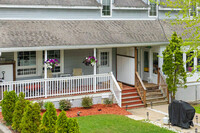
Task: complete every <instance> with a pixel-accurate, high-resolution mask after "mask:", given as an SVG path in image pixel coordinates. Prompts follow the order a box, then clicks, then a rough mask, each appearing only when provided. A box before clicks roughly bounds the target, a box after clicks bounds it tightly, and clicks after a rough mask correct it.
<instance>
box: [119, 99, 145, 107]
mask: <svg viewBox="0 0 200 133" xmlns="http://www.w3.org/2000/svg"><path fill="white" fill-rule="evenodd" d="M135 104H142V101H141V100H134V101H126V102H122V106H126V105H128V106H129V105H135Z"/></svg>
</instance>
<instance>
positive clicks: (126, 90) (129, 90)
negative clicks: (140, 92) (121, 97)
mask: <svg viewBox="0 0 200 133" xmlns="http://www.w3.org/2000/svg"><path fill="white" fill-rule="evenodd" d="M127 92H137V89H123V90H122V93H127Z"/></svg>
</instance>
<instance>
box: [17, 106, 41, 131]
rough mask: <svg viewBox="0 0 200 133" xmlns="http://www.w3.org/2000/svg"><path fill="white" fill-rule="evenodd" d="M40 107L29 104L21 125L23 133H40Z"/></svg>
mask: <svg viewBox="0 0 200 133" xmlns="http://www.w3.org/2000/svg"><path fill="white" fill-rule="evenodd" d="M40 119H41V115H40V106H39V104H38V103H34V104H32V103H31V104H27V106H26V108H25V112H24V115H23V117H22V121H21V124H20V127H21V129H22V130H21V133H38V132H39V126H40V122H41V120H40Z"/></svg>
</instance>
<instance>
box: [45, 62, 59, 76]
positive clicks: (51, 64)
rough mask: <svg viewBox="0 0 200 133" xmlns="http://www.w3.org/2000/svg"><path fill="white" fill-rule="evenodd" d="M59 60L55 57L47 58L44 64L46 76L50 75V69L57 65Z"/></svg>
mask: <svg viewBox="0 0 200 133" xmlns="http://www.w3.org/2000/svg"><path fill="white" fill-rule="evenodd" d="M58 63H59V61H58V60H57V59H47V60H46V61H45V62H44V64H45V65H46V66H47V75H48V76H47V77H48V78H51V77H52V71H53V70H54V68H55V67H56V66H57V65H58Z"/></svg>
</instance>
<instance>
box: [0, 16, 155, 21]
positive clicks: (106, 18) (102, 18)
mask: <svg viewBox="0 0 200 133" xmlns="http://www.w3.org/2000/svg"><path fill="white" fill-rule="evenodd" d="M0 20H51V21H59V20H66V21H74V20H78V21H85V20H99V21H100V20H102V21H105V20H106V21H112V20H126V21H128V20H129V21H132V20H152V21H154V20H157V19H156V18H120V19H119V18H111V17H101V18H95V19H93V18H84V19H60V18H58V19H56V18H54V19H52V18H0Z"/></svg>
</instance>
